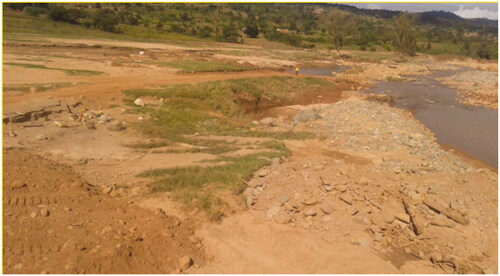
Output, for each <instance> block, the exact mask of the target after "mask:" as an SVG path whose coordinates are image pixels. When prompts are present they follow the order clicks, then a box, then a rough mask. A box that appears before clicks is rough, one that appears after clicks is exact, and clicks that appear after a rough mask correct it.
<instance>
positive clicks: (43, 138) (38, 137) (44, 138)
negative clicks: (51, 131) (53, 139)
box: [35, 134, 48, 141]
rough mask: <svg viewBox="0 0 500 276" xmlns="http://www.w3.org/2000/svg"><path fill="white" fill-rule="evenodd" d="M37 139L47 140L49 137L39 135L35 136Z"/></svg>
mask: <svg viewBox="0 0 500 276" xmlns="http://www.w3.org/2000/svg"><path fill="white" fill-rule="evenodd" d="M35 139H36V140H40V141H41V140H47V139H48V138H47V136H45V135H43V134H38V135H37V136H35Z"/></svg>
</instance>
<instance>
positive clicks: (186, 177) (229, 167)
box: [140, 141, 290, 220]
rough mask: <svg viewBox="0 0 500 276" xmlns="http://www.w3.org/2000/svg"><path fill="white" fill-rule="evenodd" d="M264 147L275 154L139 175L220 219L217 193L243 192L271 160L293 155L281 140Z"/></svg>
mask: <svg viewBox="0 0 500 276" xmlns="http://www.w3.org/2000/svg"><path fill="white" fill-rule="evenodd" d="M263 146H264V147H267V148H268V149H272V150H273V151H272V152H263V153H257V154H250V155H245V156H239V157H220V158H218V159H216V160H214V161H215V162H219V161H224V162H226V164H225V165H219V166H211V167H198V166H193V167H184V168H172V169H158V170H150V171H146V172H144V173H142V174H140V176H142V177H152V178H154V179H155V181H154V182H153V184H152V186H151V190H152V191H153V192H163V191H168V192H173V195H174V196H175V198H177V199H178V200H180V201H181V202H183V203H185V204H187V205H190V206H194V207H196V208H199V209H201V210H204V211H205V212H206V213H207V214H208V215H209V217H210V218H212V219H213V220H219V219H221V218H222V217H223V216H224V201H223V200H222V199H221V198H220V197H218V191H221V190H223V191H230V192H232V193H233V194H238V193H240V192H241V191H243V188H244V187H245V184H244V183H245V181H248V180H250V179H251V178H252V176H253V173H254V172H255V171H256V170H258V169H260V168H261V167H263V166H266V165H269V164H270V163H271V158H275V157H281V156H287V155H289V153H290V152H289V151H288V149H287V148H286V147H285V146H284V144H283V143H282V142H279V141H272V142H268V143H265V144H263Z"/></svg>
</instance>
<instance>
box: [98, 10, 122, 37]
mask: <svg viewBox="0 0 500 276" xmlns="http://www.w3.org/2000/svg"><path fill="white" fill-rule="evenodd" d="M118 23H120V18H119V17H118V16H117V15H116V14H115V12H114V11H112V10H108V9H105V10H100V11H99V12H98V13H97V14H96V16H95V18H94V28H96V29H99V30H102V31H105V32H111V33H119V30H118V29H117V25H118Z"/></svg>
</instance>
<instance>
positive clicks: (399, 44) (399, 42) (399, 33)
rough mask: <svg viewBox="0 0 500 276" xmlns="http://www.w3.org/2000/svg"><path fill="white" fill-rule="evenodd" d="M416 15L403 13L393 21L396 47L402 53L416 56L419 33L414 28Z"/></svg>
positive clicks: (393, 41)
mask: <svg viewBox="0 0 500 276" xmlns="http://www.w3.org/2000/svg"><path fill="white" fill-rule="evenodd" d="M414 22H415V16H413V15H410V14H408V13H403V14H401V15H399V16H397V17H396V18H395V19H394V22H393V40H392V44H393V46H394V48H395V49H396V50H397V51H398V52H399V53H401V54H405V55H410V56H414V55H415V52H416V50H417V33H416V31H415V28H414V26H413V25H414Z"/></svg>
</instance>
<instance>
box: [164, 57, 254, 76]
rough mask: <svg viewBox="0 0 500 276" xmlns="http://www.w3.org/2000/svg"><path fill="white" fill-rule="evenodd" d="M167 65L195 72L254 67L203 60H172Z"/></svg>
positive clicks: (187, 71) (182, 70) (186, 71)
mask: <svg viewBox="0 0 500 276" xmlns="http://www.w3.org/2000/svg"><path fill="white" fill-rule="evenodd" d="M165 65H167V66H170V67H173V68H176V69H180V70H181V72H184V73H195V72H221V71H246V70H251V69H252V68H249V67H245V66H240V65H234V64H228V63H221V62H210V61H201V60H176V61H172V62H166V63H165Z"/></svg>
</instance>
